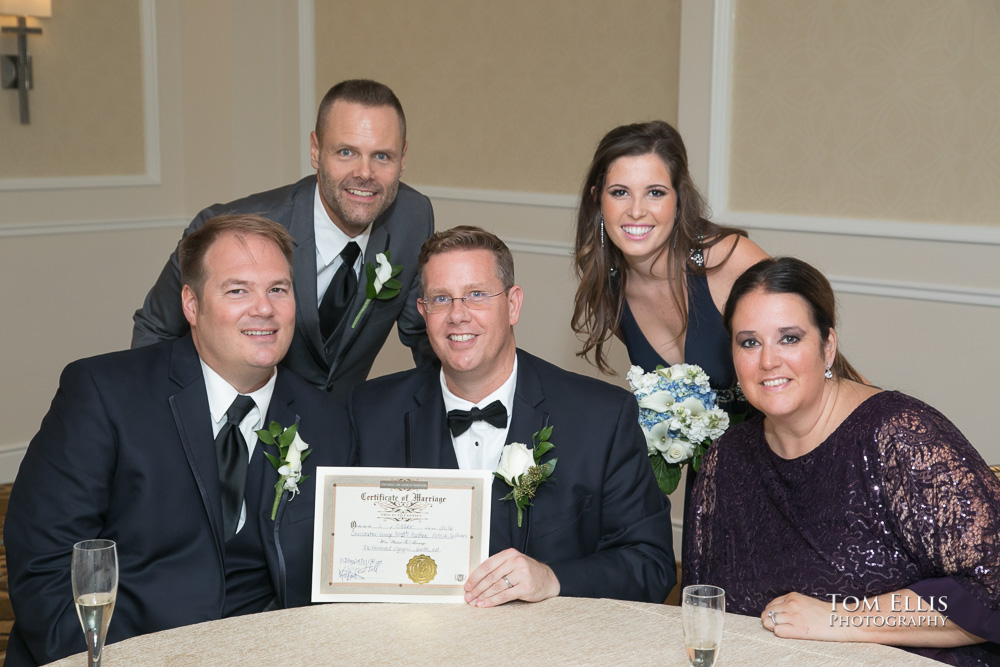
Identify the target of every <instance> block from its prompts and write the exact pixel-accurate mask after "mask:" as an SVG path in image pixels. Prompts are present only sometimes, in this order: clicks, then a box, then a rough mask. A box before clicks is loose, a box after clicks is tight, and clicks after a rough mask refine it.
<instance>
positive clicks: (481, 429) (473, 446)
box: [441, 357, 517, 471]
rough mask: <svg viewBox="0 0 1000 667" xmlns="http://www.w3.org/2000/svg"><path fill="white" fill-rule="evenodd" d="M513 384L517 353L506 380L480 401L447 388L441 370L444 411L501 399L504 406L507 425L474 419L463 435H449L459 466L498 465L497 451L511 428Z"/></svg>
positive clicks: (482, 467)
mask: <svg viewBox="0 0 1000 667" xmlns="http://www.w3.org/2000/svg"><path fill="white" fill-rule="evenodd" d="M516 386H517V357H514V368H513V370H512V371H511V373H510V377H508V378H507V381H506V382H504V383H503V384H502V385H500V388H499V389H497V390H496V391H494V392H493V393H492V394H490V395H489V396H487V397H486V398H484V399H483V400H481V401H479V403H470V402H469V401H467V400H465V399H464V398H459V397H458V396H456V395H455V394H453V393H451V391H450V390H449V389H448V383H447V382H446V381H445V379H444V370H442V371H441V395H442V396H443V397H444V409H445V410H446V411H450V410H469V409H471V408H473V407H477V408H479V409H480V410H481V409H483V408H484V407H486V406H487V405H489V404H490V403H492V402H493V401H500V402H501V403H503V406H504V407H505V408H507V425H506V426H504V427H503V428H497V427H496V426H493V425H491V424H488V423H486V422H484V421H477V422H473V423H472V425H471V426H469V430H468V431H466V432H465V433H463V434H462V435H460V436H458V437H455V436H451V441H452V444H453V445H454V447H455V457H456V458H457V459H458V467H459V468H460V469H462V470H489V471H495V470H496V469H497V464H498V463H500V454H501V453H502V452H503V447H504V445H505V444H507V431H508V429H509V428H510V419H511V415H512V414H513V411H514V388H515V387H516Z"/></svg>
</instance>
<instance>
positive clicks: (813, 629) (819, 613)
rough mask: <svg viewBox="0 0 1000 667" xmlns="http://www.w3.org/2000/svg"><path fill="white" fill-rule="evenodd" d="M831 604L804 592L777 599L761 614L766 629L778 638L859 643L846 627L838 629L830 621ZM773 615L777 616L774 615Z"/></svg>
mask: <svg viewBox="0 0 1000 667" xmlns="http://www.w3.org/2000/svg"><path fill="white" fill-rule="evenodd" d="M830 609H831V606H830V603H829V602H824V601H822V600H817V599H816V598H811V597H808V596H806V595H802V594H801V593H788V594H787V595H782V596H780V597H776V598H774V599H773V600H771V602H769V603H768V605H767V606H766V607H764V613H762V614H761V615H760V619H761V622H762V623H763V624H764V627H765V628H767V629H768V630H770V631H771V632H773V633H774V634H775V636H778V637H785V638H788V639H816V640H820V641H842V642H843V641H857V640H852V639H851V638H849V637H848V636H847V635H846V633H845V632H844V631H845V630H849V629H850V626H848V627H845V628H838V627H834V624H831V622H830V615H831V613H834V612H831V611H830ZM772 612H773V613H772Z"/></svg>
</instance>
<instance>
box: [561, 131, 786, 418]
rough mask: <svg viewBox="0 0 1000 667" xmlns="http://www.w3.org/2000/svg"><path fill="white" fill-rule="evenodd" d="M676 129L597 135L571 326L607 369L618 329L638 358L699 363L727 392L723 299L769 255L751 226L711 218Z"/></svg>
mask: <svg viewBox="0 0 1000 667" xmlns="http://www.w3.org/2000/svg"><path fill="white" fill-rule="evenodd" d="M705 210H706V205H705V201H704V199H702V196H701V194H699V192H698V190H697V189H696V188H695V186H694V183H693V182H692V180H691V175H690V174H689V173H688V164H687V151H686V150H685V148H684V142H683V140H682V139H681V136H680V134H678V132H677V130H675V129H674V128H673V127H671V126H670V125H669V124H667V123H665V122H663V121H652V122H649V123H636V124H633V125H623V126H621V127H617V128H615V129H614V130H611V131H610V132H609V133H608V134H606V135H605V136H604V138H603V139H601V142H600V144H599V145H598V147H597V152H596V153H595V154H594V159H593V161H592V162H591V164H590V168H589V170H588V171H587V177H586V180H585V182H584V185H583V194H582V197H581V201H580V209H579V213H578V216H577V224H576V245H575V260H576V272H577V275H578V277H579V278H580V286H579V288H578V289H577V292H576V302H575V307H574V311H573V330H574V331H576V332H577V333H578V334H580V335H581V336H582V338H583V341H584V345H583V350H582V351H581V352H580V356H588V355H590V354H591V353H592V354H593V361H594V363H595V364H596V365H597V367H598V368H599V369H601V371H603V372H605V373H611V374H614V373H615V372H616V369H612V368H610V367H609V366H608V363H607V355H606V352H605V345H606V344H607V342H608V340H610V338H611V337H612V336H617V337H618V338H620V339H621V340H622V341H623V342H624V343H625V346H626V348H627V349H628V353H629V359H630V360H631V362H632V364H634V365H637V366H642V368H643V369H644V370H646V371H651V370H653V369H654V368H656V366H658V365H661V366H670V365H671V364H678V363H689V364H698V365H699V366H701V367H702V368H703V369H704V370H705V372H706V373H708V376H709V378H710V380H711V384H712V387H713V388H715V389H716V390H720V391H721V392H723V396H722V399H723V400H725V399H727V398H730V396H729V395H728V394H726V393H725V392H728V391H729V390H732V389H733V386H734V383H735V376H734V375H733V363H732V357H731V355H730V352H729V341H728V338H727V336H726V332H725V329H724V328H723V326H722V315H721V312H722V306H723V304H725V302H726V297H728V296H729V289H730V287H731V286H732V284H733V281H734V280H736V277H737V276H739V275H740V274H741V273H742V272H743V271H744V269H746V268H747V267H749V266H750V265H751V264H753V263H755V262H756V261H758V260H760V259H762V258H764V257H767V254H766V253H765V252H764V251H763V250H761V249H760V248H759V247H758V246H757V245H755V244H754V243H753V242H752V241H750V240H749V239H748V238H746V232H744V231H743V230H740V229H734V228H732V227H722V226H720V225H717V224H715V223H713V222H710V221H708V220H706V219H705V217H704V216H705Z"/></svg>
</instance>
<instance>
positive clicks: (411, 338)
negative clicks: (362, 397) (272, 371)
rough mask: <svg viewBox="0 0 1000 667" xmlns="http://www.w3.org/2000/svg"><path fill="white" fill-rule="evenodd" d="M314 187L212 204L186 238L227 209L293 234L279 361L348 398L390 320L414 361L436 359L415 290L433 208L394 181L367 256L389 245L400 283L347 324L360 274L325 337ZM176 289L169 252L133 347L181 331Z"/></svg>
mask: <svg viewBox="0 0 1000 667" xmlns="http://www.w3.org/2000/svg"><path fill="white" fill-rule="evenodd" d="M315 192H316V177H315V176H308V177H306V178H303V179H302V180H301V181H299V182H298V183H294V184H292V185H288V186H285V187H283V188H278V189H276V190H271V191H269V192H262V193H258V194H254V195H250V196H249V197H245V198H243V199H239V200H237V201H234V202H230V203H228V204H214V205H212V206H210V207H208V208H206V209H205V210H203V211H202V212H201V213H199V214H198V215H197V217H195V219H194V220H193V221H192V222H191V224H190V225H189V226H188V228H187V230H185V232H184V236H187V235H188V234H190V233H191V232H193V231H195V230H197V229H200V228H201V227H202V226H203V225H204V224H205V222H207V221H208V220H209V219H211V218H213V217H215V216H217V215H221V214H225V213H256V214H259V215H262V216H263V217H265V218H267V219H269V220H273V221H274V222H277V223H278V224H280V225H282V226H283V227H285V228H286V229H288V231H289V232H291V234H292V237H293V238H294V239H295V251H294V259H293V263H294V270H295V277H294V289H295V338H294V339H293V340H292V345H291V347H290V348H289V350H288V354H287V355H286V356H285V358H284V360H282V362H281V364H282V365H283V366H286V367H287V368H290V369H291V370H293V371H295V372H296V373H298V374H299V375H300V376H302V377H303V378H304V379H305V380H307V381H308V382H310V383H312V384H314V385H316V386H318V387H321V388H323V389H326V390H327V391H330V392H331V393H332V394H334V395H335V396H338V397H346V396H347V394H348V392H350V390H351V388H352V387H354V386H355V385H357V384H359V383H361V382H363V381H364V380H365V378H367V377H368V372H369V371H370V370H371V367H372V364H373V363H374V362H375V357H376V355H378V353H379V350H381V349H382V345H383V344H384V343H385V340H386V338H388V336H389V332H390V331H391V330H392V325H393V324H396V325H397V330H398V333H399V339H400V341H402V342H403V344H404V345H406V346H407V347H409V348H411V349H412V351H413V359H414V361H415V362H416V363H417V364H418V365H419V364H420V363H422V362H423V361H426V360H429V359H433V358H434V353H433V352H432V351H431V349H430V345H429V344H428V342H427V332H426V329H425V327H424V320H423V318H422V317H420V313H419V312H417V297H418V296H419V290H420V281H419V279H418V277H417V256H418V255H419V254H420V246H421V245H422V244H423V242H424V241H425V240H426V239H427V238H428V237H429V236H430V235H431V234H433V233H434V212H433V210H432V209H431V203H430V200H429V199H427V197H425V196H423V195H422V194H420V193H419V192H417V191H416V190H414V189H413V188H411V187H409V186H407V185H405V184H403V183H400V185H399V194H398V195H397V196H396V201H395V202H393V204H392V206H390V207H389V209H388V210H387V211H386V212H385V213H383V214H382V216H381V217H379V218H378V219H377V220H376V221H375V222H374V223H373V224H372V230H371V237H370V238H369V241H368V248H367V250H366V252H365V261H366V262H373V261H374V258H375V255H376V253H380V252H385V251H386V250H389V251H390V257H389V259H390V261H391V262H392V264H393V265H399V264H401V265H402V266H403V272H402V273H400V274H399V276H397V277H398V279H399V281H400V282H401V283H403V288H402V290H401V291H400V293H399V294H398V295H397V296H396V297H394V298H392V299H388V300H385V301H379V300H377V299H376V300H375V301H373V302H372V303H371V304H370V305H369V306H368V308H367V309H366V310H365V313H364V315H362V316H361V321H359V322H358V326H357V327H356V328H354V329H352V328H351V326H350V323H351V322H353V321H354V318H355V316H356V315H357V313H358V311H359V310H361V306H362V304H363V303H364V300H365V284H366V280H365V276H364V272H363V271H362V275H361V278H360V279H359V280H358V292H357V293H356V294H355V297H354V301H353V302H352V304H351V309H350V311H349V313H348V317H346V318H345V321H344V322H341V324H340V326H339V327H338V329H337V330H336V331H334V333H333V335H332V336H330V339H329V340H327V341H324V340H323V336H322V334H321V333H320V329H319V309H318V307H317V305H316V302H317V295H316V239H315V235H314V232H313V197H314V195H315ZM180 294H181V279H180V268H179V267H178V264H177V252H176V251H174V253H173V254H172V255H171V256H170V259H169V260H168V261H167V264H166V266H164V267H163V271H162V272H161V273H160V277H159V279H157V281H156V284H155V285H153V288H152V289H151V290H150V291H149V294H147V295H146V301H145V303H143V306H142V309H140V310H137V311H136V313H135V315H134V317H133V320H134V322H135V326H134V328H133V329H132V347H133V348H136V347H142V346H145V345H151V344H153V343H156V342H159V341H161V340H170V339H173V338H178V337H180V336H183V335H184V334H185V333H186V332H187V330H188V323H187V320H186V319H185V318H184V313H183V311H182V309H181V298H180Z"/></svg>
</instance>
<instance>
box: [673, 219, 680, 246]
mask: <svg viewBox="0 0 1000 667" xmlns="http://www.w3.org/2000/svg"><path fill="white" fill-rule="evenodd" d="M674 224H675V225H676V224H677V221H676V219H675V220H674ZM680 235H681V230H680V228H676V229H674V250H677V237H679V236H680Z"/></svg>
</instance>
